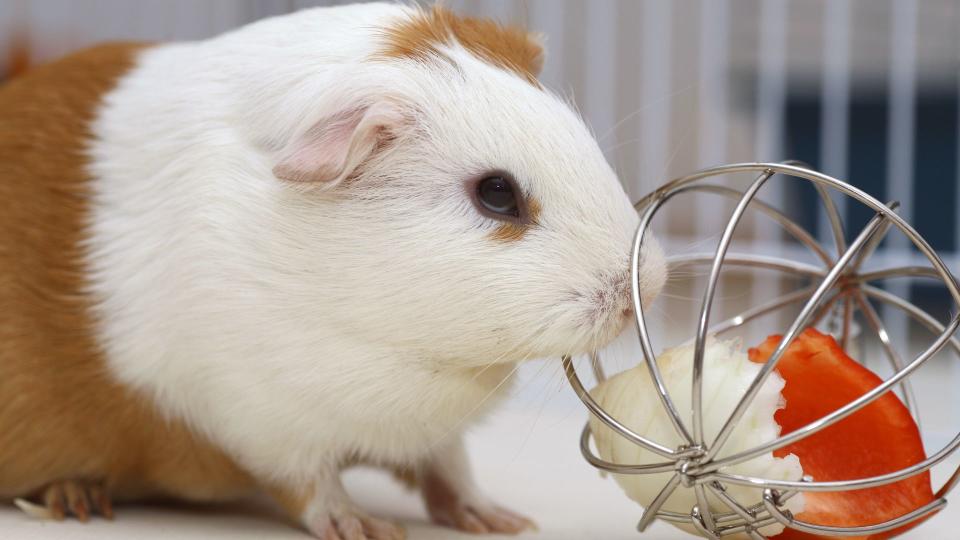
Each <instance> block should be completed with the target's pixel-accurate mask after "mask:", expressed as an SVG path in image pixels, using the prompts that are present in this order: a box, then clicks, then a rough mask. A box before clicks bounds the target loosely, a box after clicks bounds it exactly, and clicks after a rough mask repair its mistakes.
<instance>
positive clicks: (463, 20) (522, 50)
mask: <svg viewBox="0 0 960 540" xmlns="http://www.w3.org/2000/svg"><path fill="white" fill-rule="evenodd" d="M387 38H388V41H387V50H386V51H384V55H385V56H387V57H390V58H417V59H421V60H426V59H428V58H430V57H431V56H437V55H440V52H439V50H438V49H437V46H438V45H444V44H449V43H450V42H451V41H452V40H456V41H457V42H458V43H460V44H461V45H463V47H464V48H466V49H467V50H468V51H470V52H471V53H473V54H474V55H475V56H477V57H478V58H480V59H482V60H484V61H486V62H488V63H490V64H492V65H494V66H497V67H501V68H504V69H508V70H510V71H513V72H514V73H516V74H517V75H519V76H521V77H523V78H524V79H525V80H527V81H528V82H530V84H533V85H534V86H537V87H539V86H540V83H539V82H538V81H537V75H538V74H539V73H540V70H541V69H542V68H543V48H542V47H541V46H540V44H539V43H537V42H536V41H535V40H534V39H533V38H532V36H531V35H530V34H529V33H528V32H527V31H525V30H523V29H522V28H518V27H514V26H502V25H500V24H498V23H497V22H496V21H493V20H490V19H478V18H474V17H458V16H457V15H455V14H454V13H453V12H452V11H450V10H448V9H445V8H443V7H441V6H433V8H432V9H430V10H423V11H420V12H419V13H418V14H416V15H415V16H413V17H411V18H410V19H408V20H406V21H403V22H402V23H400V24H398V25H397V26H395V27H392V28H388V29H387Z"/></svg>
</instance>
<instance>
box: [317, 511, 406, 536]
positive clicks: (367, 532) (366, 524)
mask: <svg viewBox="0 0 960 540" xmlns="http://www.w3.org/2000/svg"><path fill="white" fill-rule="evenodd" d="M318 525H319V526H318ZM309 528H310V530H311V531H313V533H314V535H315V536H316V537H317V538H319V539H320V540H404V539H405V538H406V532H405V531H404V530H403V527H401V526H399V525H397V524H395V523H392V522H390V521H386V520H383V519H377V518H374V517H370V516H366V515H362V514H351V513H340V514H339V515H335V516H330V517H328V518H326V519H325V520H324V523H323V524H312V526H310V527H309Z"/></svg>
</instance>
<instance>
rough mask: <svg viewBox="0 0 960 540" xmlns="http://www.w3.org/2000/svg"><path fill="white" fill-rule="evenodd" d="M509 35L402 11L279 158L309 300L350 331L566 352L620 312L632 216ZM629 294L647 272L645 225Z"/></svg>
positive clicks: (604, 335) (652, 282)
mask: <svg viewBox="0 0 960 540" xmlns="http://www.w3.org/2000/svg"><path fill="white" fill-rule="evenodd" d="M541 53H542V51H541V49H540V46H539V45H538V44H537V42H536V41H535V40H533V39H531V38H530V37H529V36H528V35H527V34H526V33H524V32H522V31H519V30H516V29H505V28H502V27H500V26H498V25H496V24H494V23H491V22H488V21H483V20H474V19H461V18H457V17H455V16H453V15H451V14H450V13H449V12H446V11H444V10H441V9H434V10H432V11H424V12H420V11H418V12H414V13H411V14H410V16H409V17H408V18H405V19H403V20H402V21H398V22H397V23H396V26H393V27H390V28H385V29H384V32H383V45H382V48H381V50H379V51H378V52H377V54H375V55H374V56H373V57H371V58H370V59H369V62H368V63H367V64H365V66H364V67H363V68H362V69H361V70H360V71H361V72H362V73H358V74H355V75H353V76H351V77H349V78H348V79H345V80H344V81H343V90H342V91H341V92H339V94H340V96H341V97H340V98H339V99H338V100H331V101H332V103H333V104H332V105H328V106H327V107H328V111H327V112H326V113H325V114H324V115H322V116H323V118H322V119H321V120H320V121H319V122H318V123H316V124H315V125H313V126H312V127H311V128H310V129H307V130H305V131H304V133H303V134H302V135H301V136H299V137H295V138H294V140H293V141H292V142H291V143H290V145H289V147H288V148H287V149H286V151H285V152H284V153H282V154H280V155H279V158H278V162H277V163H276V166H275V167H274V173H275V175H276V176H277V177H279V178H281V179H284V180H286V181H287V182H289V183H293V184H296V185H299V186H302V187H303V189H301V190H294V191H295V192H296V193H295V195H293V196H295V197H301V198H302V199H303V201H305V202H303V205H304V206H305V207H307V208H310V209H311V211H312V212H313V214H311V217H308V218H307V219H311V220H314V224H313V225H312V226H313V227H315V230H314V231H313V232H312V233H311V234H310V235H309V239H307V240H305V242H308V243H311V242H312V243H313V244H311V245H309V246H308V249H307V250H306V251H307V252H314V253H315V257H316V261H315V264H316V269H317V273H318V275H322V276H325V277H324V278H323V279H324V283H322V284H318V288H321V289H322V290H323V294H324V295H325V296H324V299H323V300H322V301H318V303H320V304H322V305H320V306H319V307H318V309H326V310H332V311H335V314H336V317H337V319H338V323H339V324H341V325H343V328H345V329H346V330H347V331H350V332H352V333H353V335H359V336H362V337H363V339H365V340H368V341H382V342H384V343H386V344H389V345H390V346H394V347H399V348H402V349H406V350H411V351H414V352H416V353H417V354H419V355H422V356H424V357H429V358H433V359H437V360H449V361H455V362H462V363H464V364H465V365H478V364H485V363H488V362H491V361H495V360H502V361H511V362H512V361H518V360H522V359H526V358H538V357H544V356H554V355H560V354H567V353H569V354H578V353H582V352H585V351H588V350H591V349H594V348H598V347H601V346H603V345H604V344H606V343H607V342H608V341H610V340H611V339H612V338H613V337H615V336H616V335H617V334H618V333H619V332H620V331H621V329H622V328H623V327H624V324H625V323H626V322H627V321H629V320H632V319H631V318H632V316H633V313H632V301H631V286H630V279H629V276H630V265H629V262H630V251H631V247H632V246H631V240H632V237H633V234H634V231H635V229H636V226H637V224H638V221H639V220H638V216H637V213H636V211H635V210H634V209H633V207H632V205H631V203H630V200H629V199H628V197H627V195H626V194H625V192H624V190H623V188H622V187H621V184H620V182H619V181H618V178H617V176H616V174H615V173H614V172H613V170H612V169H611V168H610V166H609V165H608V164H607V162H606V161H605V159H604V156H603V153H602V152H601V150H600V149H599V147H598V145H597V142H596V140H595V139H594V137H593V136H592V134H591V133H590V131H589V130H588V128H587V127H586V126H585V125H584V123H583V121H582V120H581V119H580V118H579V116H578V115H577V113H576V112H575V111H574V110H572V108H571V107H570V106H569V105H568V104H567V103H566V102H564V101H563V100H562V99H559V98H558V97H557V96H555V95H553V94H552V93H550V92H549V91H547V90H545V89H544V88H543V87H541V86H540V84H539V83H538V82H537V80H536V73H537V71H538V70H539V66H540V63H541ZM641 265H642V266H641V269H640V281H639V289H640V291H641V295H642V297H643V299H644V301H645V302H649V301H650V300H651V299H652V298H653V297H654V296H655V295H656V294H657V293H658V292H659V290H660V288H661V287H662V285H663V282H664V280H665V277H666V276H665V273H666V268H665V263H664V258H663V255H662V253H661V251H660V249H659V247H658V246H657V244H656V241H655V240H653V239H652V238H648V239H647V240H646V241H645V248H644V251H643V252H642V262H641Z"/></svg>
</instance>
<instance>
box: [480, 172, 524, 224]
mask: <svg viewBox="0 0 960 540" xmlns="http://www.w3.org/2000/svg"><path fill="white" fill-rule="evenodd" d="M477 199H478V200H479V201H480V204H482V205H483V207H484V208H486V209H487V210H489V211H491V212H493V213H495V214H501V215H504V216H512V217H520V208H519V206H518V205H517V193H516V191H515V190H514V189H513V183H512V182H511V181H510V180H509V179H507V178H505V177H503V176H488V177H486V178H484V179H483V180H480V183H478V184H477Z"/></svg>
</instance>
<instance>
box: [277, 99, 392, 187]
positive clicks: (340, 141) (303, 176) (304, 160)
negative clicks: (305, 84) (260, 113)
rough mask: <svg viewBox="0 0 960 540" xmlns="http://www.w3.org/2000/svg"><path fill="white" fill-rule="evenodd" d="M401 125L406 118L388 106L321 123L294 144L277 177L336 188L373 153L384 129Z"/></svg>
mask: <svg viewBox="0 0 960 540" xmlns="http://www.w3.org/2000/svg"><path fill="white" fill-rule="evenodd" d="M401 121H402V115H401V114H400V113H399V112H398V111H397V110H396V109H395V108H394V107H393V106H392V105H389V104H386V103H377V104H375V105H372V106H370V107H364V108H358V109H353V110H350V111H347V112H342V113H340V114H337V115H335V116H333V117H331V118H327V119H324V120H321V121H320V122H318V123H317V125H315V126H313V127H312V128H310V129H309V130H308V131H307V132H306V133H304V134H303V135H302V136H301V137H300V138H299V139H298V140H296V141H295V142H294V143H292V144H291V146H290V149H289V150H288V151H287V152H286V154H285V157H284V158H283V159H282V160H281V161H280V162H279V163H278V164H277V165H276V166H275V167H274V168H273V173H274V175H276V176H277V178H280V179H282V180H287V181H290V182H311V183H314V182H322V183H325V184H327V185H333V184H336V183H337V182H340V181H341V180H343V179H344V178H345V177H347V176H348V175H349V174H350V173H352V172H353V170H354V169H355V168H356V167H357V166H358V165H360V163H362V162H363V161H364V160H366V159H367V158H368V157H369V156H370V154H372V153H373V151H374V149H376V147H377V142H378V139H379V138H380V136H381V133H382V132H383V131H384V128H389V127H395V125H396V124H398V123H399V122H401Z"/></svg>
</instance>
